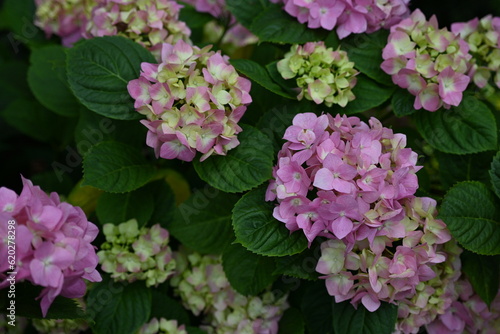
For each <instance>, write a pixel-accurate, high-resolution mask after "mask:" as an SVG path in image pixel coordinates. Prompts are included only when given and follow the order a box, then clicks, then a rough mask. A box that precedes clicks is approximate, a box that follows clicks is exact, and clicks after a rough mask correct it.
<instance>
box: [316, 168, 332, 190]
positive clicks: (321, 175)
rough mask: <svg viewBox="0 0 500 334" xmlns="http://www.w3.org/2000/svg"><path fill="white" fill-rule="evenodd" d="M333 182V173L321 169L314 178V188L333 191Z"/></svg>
mask: <svg viewBox="0 0 500 334" xmlns="http://www.w3.org/2000/svg"><path fill="white" fill-rule="evenodd" d="M333 181H334V177H333V174H332V172H331V171H330V170H329V169H327V168H321V169H320V170H319V171H318V172H317V173H316V176H315V177H314V182H313V186H315V187H317V188H319V189H323V190H332V189H333Z"/></svg>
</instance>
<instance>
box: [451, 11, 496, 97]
mask: <svg viewBox="0 0 500 334" xmlns="http://www.w3.org/2000/svg"><path fill="white" fill-rule="evenodd" d="M451 31H452V32H453V33H455V34H458V35H460V37H461V38H463V39H464V40H465V41H466V42H467V44H468V46H469V48H470V53H471V54H472V56H473V59H472V62H473V65H472V67H471V69H470V71H469V73H468V75H469V76H470V77H471V79H472V81H473V82H474V84H475V85H476V86H478V87H479V88H484V87H486V86H487V85H489V84H490V83H491V82H492V83H493V84H494V85H496V87H498V88H500V17H493V16H492V15H488V16H485V17H483V18H482V19H481V20H479V19H478V18H475V19H473V20H470V21H468V22H462V23H453V24H452V25H451Z"/></svg>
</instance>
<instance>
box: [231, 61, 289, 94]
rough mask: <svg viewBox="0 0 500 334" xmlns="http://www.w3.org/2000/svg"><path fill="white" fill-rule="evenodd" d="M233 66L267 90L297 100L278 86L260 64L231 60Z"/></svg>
mask: <svg viewBox="0 0 500 334" xmlns="http://www.w3.org/2000/svg"><path fill="white" fill-rule="evenodd" d="M230 62H231V65H233V66H234V68H236V69H237V70H238V71H239V72H241V73H243V74H244V75H246V76H247V77H248V78H250V79H252V80H253V81H255V82H256V83H258V84H259V85H261V86H262V87H264V88H265V89H267V90H269V91H271V92H273V93H275V94H277V95H280V96H283V97H286V98H288V99H292V100H296V99H297V98H296V97H295V95H293V94H291V93H289V92H287V91H285V90H283V88H281V87H280V86H279V85H277V84H276V83H275V82H274V81H273V80H272V79H271V77H270V76H269V73H267V71H266V69H265V68H264V67H262V66H260V65H259V64H258V63H256V62H254V61H253V60H249V59H231V60H230Z"/></svg>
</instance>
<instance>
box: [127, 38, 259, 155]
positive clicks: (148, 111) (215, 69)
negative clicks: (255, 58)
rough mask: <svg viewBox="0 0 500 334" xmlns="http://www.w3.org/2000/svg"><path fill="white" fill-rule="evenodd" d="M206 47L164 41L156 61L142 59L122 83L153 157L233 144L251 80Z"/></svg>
mask: <svg viewBox="0 0 500 334" xmlns="http://www.w3.org/2000/svg"><path fill="white" fill-rule="evenodd" d="M210 48H211V47H210V46H208V47H205V48H203V49H199V48H198V47H196V46H190V45H189V44H187V43H185V42H184V41H182V40H179V41H178V42H177V43H175V44H168V43H165V44H163V46H162V50H161V60H160V64H158V65H156V64H149V63H142V66H141V67H142V71H141V75H140V77H139V78H138V79H135V80H132V81H130V82H129V84H128V91H129V93H130V95H131V96H132V98H133V99H134V100H135V108H136V110H137V112H139V113H141V114H143V115H145V116H146V119H144V120H142V121H141V123H142V124H144V125H145V126H146V127H147V128H148V130H149V131H148V135H147V140H146V143H147V145H148V146H150V147H152V148H154V150H155V154H156V156H157V157H162V158H164V159H180V160H184V161H192V160H193V159H194V157H195V155H196V152H201V153H202V157H201V160H202V161H203V160H205V159H206V158H208V157H209V156H210V155H212V154H217V155H225V154H226V152H227V151H228V150H230V149H232V148H234V147H236V146H237V145H238V144H239V141H238V138H237V134H238V133H240V132H241V130H242V129H241V127H239V126H238V122H239V120H240V119H241V117H242V116H243V114H244V113H245V111H246V106H247V105H248V104H249V103H250V102H252V98H251V97H250V88H251V83H250V81H249V80H248V79H246V78H243V77H241V76H239V75H238V73H237V72H236V70H235V68H234V67H233V66H231V65H230V64H229V62H228V59H229V58H228V57H227V56H223V55H222V54H221V53H220V52H214V51H210Z"/></svg>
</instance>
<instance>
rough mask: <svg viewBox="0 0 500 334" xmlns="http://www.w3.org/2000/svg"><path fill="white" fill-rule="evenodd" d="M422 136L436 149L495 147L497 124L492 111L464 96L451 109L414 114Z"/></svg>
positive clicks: (456, 150) (466, 151) (456, 151)
mask: <svg viewBox="0 0 500 334" xmlns="http://www.w3.org/2000/svg"><path fill="white" fill-rule="evenodd" d="M415 119H416V121H417V128H418V131H419V132H420V134H421V135H422V137H424V139H425V140H426V141H427V142H428V143H429V144H430V145H431V146H432V147H434V148H435V149H437V150H439V151H441V152H445V153H452V154H469V153H478V152H484V151H488V150H495V149H496V147H497V144H496V143H497V126H496V123H495V118H494V116H493V113H492V112H491V110H490V109H489V108H488V107H487V106H486V105H485V104H484V103H483V102H481V101H479V100H478V99H476V98H475V97H473V96H469V95H465V96H464V99H463V101H462V103H461V104H460V105H459V106H458V107H453V108H451V109H450V110H438V111H436V112H428V111H425V110H420V111H419V112H418V113H415Z"/></svg>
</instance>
